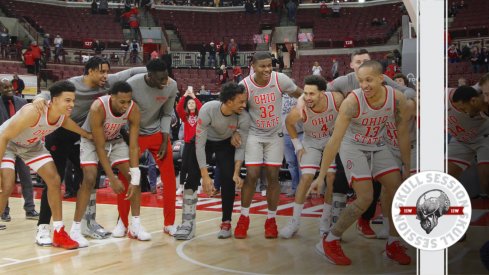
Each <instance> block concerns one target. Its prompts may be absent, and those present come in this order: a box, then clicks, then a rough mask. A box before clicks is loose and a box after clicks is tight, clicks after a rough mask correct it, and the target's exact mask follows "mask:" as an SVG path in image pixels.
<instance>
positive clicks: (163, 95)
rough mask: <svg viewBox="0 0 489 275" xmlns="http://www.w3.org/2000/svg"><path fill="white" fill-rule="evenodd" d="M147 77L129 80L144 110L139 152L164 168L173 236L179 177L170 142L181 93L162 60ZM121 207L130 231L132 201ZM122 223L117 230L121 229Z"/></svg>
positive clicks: (151, 65) (168, 226)
mask: <svg viewBox="0 0 489 275" xmlns="http://www.w3.org/2000/svg"><path fill="white" fill-rule="evenodd" d="M146 69H147V71H148V73H147V74H138V75H135V76H133V77H131V78H130V79H129V80H127V83H129V85H131V87H132V90H133V91H137V92H134V93H133V95H132V97H133V99H134V101H135V102H136V103H137V104H138V106H139V108H140V111H141V123H140V129H139V140H138V142H139V151H140V152H144V151H146V150H149V151H150V152H151V154H152V155H153V158H154V159H155V161H156V164H157V165H158V167H159V169H160V177H161V181H162V182H163V183H164V188H163V203H164V205H163V216H164V227H163V231H164V232H165V233H166V234H169V235H171V236H173V235H174V234H175V232H176V226H174V225H173V224H174V223H175V201H176V185H177V183H176V177H175V170H174V168H173V154H172V147H171V142H170V135H169V133H170V125H171V114H172V113H173V105H174V103H175V98H176V96H177V93H178V89H177V82H176V81H175V80H173V79H172V78H170V77H169V76H168V69H169V68H168V67H167V65H166V63H165V62H164V61H163V60H161V59H153V60H150V61H149V62H148V64H147V65H146ZM122 205H125V206H123V207H122V206H121V205H119V213H120V215H121V220H122V225H124V227H126V228H127V226H128V220H127V216H128V215H129V205H130V203H129V201H125V204H124V203H123V204H122ZM120 226H121V223H118V224H117V227H116V229H117V230H120V229H121V228H120Z"/></svg>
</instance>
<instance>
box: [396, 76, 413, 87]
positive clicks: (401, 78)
mask: <svg viewBox="0 0 489 275" xmlns="http://www.w3.org/2000/svg"><path fill="white" fill-rule="evenodd" d="M392 80H394V81H395V82H396V83H397V84H399V85H400V86H402V87H407V86H408V85H409V80H408V79H407V77H406V76H405V75H404V74H401V73H397V74H395V75H394V77H393V78H392Z"/></svg>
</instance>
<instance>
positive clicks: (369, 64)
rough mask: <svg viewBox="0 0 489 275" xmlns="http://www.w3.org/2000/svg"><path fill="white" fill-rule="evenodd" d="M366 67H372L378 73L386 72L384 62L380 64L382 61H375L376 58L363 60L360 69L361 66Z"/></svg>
mask: <svg viewBox="0 0 489 275" xmlns="http://www.w3.org/2000/svg"><path fill="white" fill-rule="evenodd" d="M364 67H369V68H372V69H373V70H374V71H375V72H377V73H378V74H382V73H383V72H384V68H383V67H382V64H380V62H378V61H375V60H368V61H365V62H363V64H362V65H360V67H359V68H358V69H359V70H360V69H361V68H364Z"/></svg>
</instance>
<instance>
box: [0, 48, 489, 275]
mask: <svg viewBox="0 0 489 275" xmlns="http://www.w3.org/2000/svg"><path fill="white" fill-rule="evenodd" d="M350 66H351V68H352V69H353V70H354V72H352V73H350V74H348V75H345V76H341V77H339V78H336V79H335V80H334V81H333V82H331V83H327V82H326V81H325V79H324V78H322V77H321V76H314V75H313V76H308V77H306V78H305V80H304V86H303V88H300V87H298V86H297V85H296V84H295V83H294V82H293V81H292V80H291V79H290V78H289V77H287V76H286V75H285V74H282V73H278V72H275V71H273V70H272V59H271V56H270V54H269V53H264V52H259V53H256V54H255V55H254V56H253V60H252V67H253V71H254V73H253V74H252V75H250V76H248V77H246V78H244V79H243V80H242V81H241V82H240V83H238V84H236V83H227V84H224V85H223V86H222V89H221V91H220V95H219V100H215V101H211V102H207V103H205V104H204V105H203V106H202V107H201V108H200V110H198V116H197V117H196V130H195V137H194V138H192V139H191V140H188V141H187V140H186V144H185V149H184V155H183V161H184V163H185V164H184V166H186V168H185V169H186V174H185V175H184V192H183V206H182V222H181V224H180V225H178V226H173V224H174V222H175V189H176V188H175V186H176V184H175V174H174V171H173V167H172V169H168V167H169V166H168V165H169V164H168V163H169V162H172V158H171V144H170V141H169V131H170V124H171V122H170V116H171V113H172V112H173V106H174V103H175V98H176V96H177V92H178V91H177V85H176V82H175V80H173V79H171V78H170V77H169V76H168V68H167V67H166V64H165V63H164V62H163V61H161V60H159V59H156V60H151V61H150V62H149V63H148V64H147V66H146V69H145V68H134V69H131V70H127V71H123V72H120V73H117V74H111V75H109V74H108V71H109V69H110V65H109V64H108V62H107V61H106V60H104V59H102V58H100V57H93V58H92V59H90V60H89V61H88V63H87V64H86V67H85V74H84V75H83V76H80V77H74V78H72V79H69V80H67V81H59V82H56V83H55V84H53V85H52V87H51V88H50V89H49V91H50V94H49V95H45V94H41V95H40V96H38V98H37V99H36V100H34V102H33V103H32V104H28V105H26V106H25V107H23V108H22V109H21V110H19V111H18V112H17V113H16V114H15V115H14V116H12V117H11V118H10V119H9V120H8V121H7V122H6V123H4V124H2V125H1V126H0V156H2V165H1V177H0V183H1V185H0V187H1V189H2V192H1V196H0V211H3V209H4V208H5V206H6V203H7V199H8V197H9V196H10V194H11V192H12V190H13V187H14V182H15V170H14V163H15V158H16V157H20V158H21V159H22V160H24V161H25V163H26V164H27V165H29V166H30V167H31V168H32V169H33V170H34V171H36V172H37V173H38V174H39V175H40V176H41V177H42V178H43V180H44V181H45V183H46V185H47V188H46V189H45V190H44V192H43V197H42V199H41V217H40V220H39V224H38V230H37V234H36V242H37V243H38V244H39V245H43V246H44V245H53V246H57V247H62V248H66V249H74V248H78V247H86V246H88V245H89V242H88V240H87V239H86V238H85V237H86V236H89V237H91V238H106V237H108V236H109V235H110V233H108V232H107V231H105V230H104V229H103V227H101V226H100V225H98V223H96V222H95V211H94V210H93V209H92V208H91V207H92V206H94V204H95V202H94V192H95V191H94V186H95V183H96V181H97V172H98V165H99V164H100V165H101V167H102V168H103V170H104V172H105V174H106V176H107V178H108V179H109V182H110V187H111V188H112V189H113V191H114V192H115V193H116V194H117V196H118V197H117V198H118V199H117V204H118V216H119V218H118V222H117V225H116V227H115V228H114V229H113V231H112V232H111V235H112V236H113V237H125V236H128V237H129V238H134V239H138V240H141V241H148V240H150V239H151V234H149V233H148V232H146V230H145V229H144V227H143V226H142V225H141V219H140V200H141V192H140V188H139V182H140V177H141V173H140V170H139V157H140V154H141V153H142V152H144V151H146V150H149V151H150V153H151V154H152V155H153V157H154V158H155V160H156V163H157V165H158V167H159V169H160V175H161V177H162V181H163V183H164V185H165V190H164V194H163V195H164V212H163V213H164V223H165V225H164V231H165V233H168V234H169V235H171V236H174V238H175V239H177V240H189V239H192V238H193V237H194V236H195V233H196V205H197V188H198V185H199V183H200V182H202V186H203V189H204V192H206V193H207V194H209V195H210V194H212V193H213V192H214V184H213V180H212V179H211V177H210V175H209V172H208V169H207V166H208V163H209V161H210V158H211V157H212V156H213V155H215V159H216V168H217V169H218V170H219V176H218V177H219V180H220V182H221V198H222V223H221V226H220V231H219V232H218V235H217V237H218V238H219V239H226V238H230V237H232V235H234V237H235V238H236V239H245V238H247V237H248V234H247V232H248V228H249V224H250V216H249V212H250V209H249V207H250V205H251V202H252V199H253V194H254V192H255V185H256V183H257V181H258V179H259V178H260V175H261V172H262V169H263V170H264V172H265V175H266V179H267V183H268V186H267V193H266V194H267V204H268V212H267V219H266V222H265V225H264V235H265V238H271V239H273V238H277V237H279V236H280V237H281V238H283V239H288V238H291V237H293V236H294V234H295V233H297V232H298V230H299V228H300V217H301V212H302V209H303V206H304V202H305V200H306V197H307V194H308V193H309V192H310V190H311V188H314V187H316V188H317V186H321V185H323V184H324V181H326V185H327V187H326V192H325V196H324V205H323V213H322V216H321V218H320V219H319V233H320V238H321V240H320V242H318V244H317V245H316V247H315V249H316V251H317V252H318V253H319V254H320V255H322V256H324V257H325V259H327V260H328V261H329V262H331V263H333V264H337V265H350V264H351V260H350V259H349V258H348V256H347V255H345V254H344V253H343V250H342V248H341V242H340V241H341V237H342V234H343V233H344V232H345V231H346V230H347V229H348V228H349V227H350V226H351V225H353V224H354V223H355V222H356V221H357V230H358V232H359V233H360V234H362V235H363V236H365V237H367V238H376V237H377V238H385V239H387V243H386V246H385V256H386V257H387V258H389V259H391V260H393V261H395V262H397V263H399V264H402V265H407V264H410V262H411V257H410V256H409V255H408V254H407V253H406V248H405V247H404V245H403V243H401V241H400V239H399V235H398V233H397V232H396V229H395V228H394V226H393V223H392V220H391V219H389V217H390V216H391V204H392V199H393V196H394V194H395V192H396V190H397V188H398V187H399V186H400V184H401V182H402V180H403V179H405V178H407V177H409V176H410V175H411V174H413V173H415V172H416V167H417V162H416V161H417V157H416V150H413V149H414V148H415V146H416V128H417V125H418V122H417V120H418V119H417V117H416V102H415V101H416V95H415V93H414V90H413V89H411V88H408V87H406V86H405V85H401V84H399V83H397V82H396V81H393V80H391V79H390V78H388V77H386V76H384V75H383V68H382V65H381V64H380V63H379V62H377V61H373V60H370V56H369V53H368V52H367V51H365V50H360V51H356V52H354V53H353V54H352V57H351V64H350ZM486 78H487V79H489V77H486ZM487 79H486V81H484V82H481V83H480V85H479V87H480V88H481V89H482V90H483V91H484V89H485V91H486V93H485V96H486V98H484V95H481V94H480V93H479V92H478V91H476V89H474V88H471V87H464V89H465V90H468V89H469V88H470V89H472V90H473V91H472V90H470V93H468V92H466V91H465V90H464V91H465V92H464V91H462V92H461V90H460V89H461V88H459V89H457V90H455V91H452V90H451V91H450V99H451V105H450V106H451V108H452V109H453V110H452V109H450V110H449V112H457V113H456V114H454V115H453V118H452V117H451V116H450V118H449V128H450V129H452V130H451V131H450V134H452V136H453V137H452V141H451V142H450V144H449V147H450V146H451V147H454V148H458V149H454V150H453V156H449V161H450V163H453V165H451V166H449V168H450V167H451V169H452V170H451V171H452V174H454V175H456V176H459V175H460V173H461V172H462V171H463V169H465V168H466V167H467V166H468V165H470V163H471V162H472V161H473V160H474V156H475V154H476V155H477V161H478V164H479V166H478V167H482V168H480V169H479V170H480V174H479V175H480V180H481V182H482V186H484V188H488V185H489V184H488V183H487V180H488V179H489V175H488V170H489V169H487V165H488V163H489V151H488V146H487V142H485V140H484V138H486V137H487V136H488V135H489V132H487V131H488V129H489V127H488V125H489V124H488V122H487V117H488V113H489V112H488V107H487V106H488V105H487V101H488V100H487V97H489V89H488V88H489V81H487ZM481 81H482V80H481ZM486 82H487V83H486ZM404 84H407V83H404ZM459 90H460V91H459ZM284 94H287V95H288V96H290V97H294V98H298V104H297V106H296V107H294V108H293V109H292V110H291V111H290V112H289V113H288V114H287V116H284V117H283V116H282V97H283V95H284ZM467 94H470V96H467ZM186 95H187V94H186ZM75 98H76V101H75ZM484 100H485V102H484ZM450 119H451V120H452V121H453V122H454V123H458V125H455V126H453V127H451V124H450ZM192 121H193V120H192ZM298 125H301V128H300V129H301V131H303V138H301V137H302V134H301V133H299V131H298V130H297V129H298V128H297V127H296V126H298ZM58 128H59V129H58ZM61 128H64V130H62V129H61ZM284 128H285V129H286V130H287V132H288V135H290V138H291V141H292V144H293V146H294V149H295V153H296V156H297V159H298V161H299V164H300V171H301V176H300V183H299V186H298V187H297V191H296V193H295V202H294V210H293V216H292V217H291V219H290V220H289V221H288V222H287V223H286V224H285V225H284V226H283V227H282V228H280V230H279V229H278V227H277V223H276V221H275V217H276V211H277V206H278V203H279V195H280V184H279V170H280V167H281V165H282V161H283V159H284V138H283V136H284V134H283V130H284ZM60 131H63V132H62V134H59V132H60ZM53 132H54V133H53ZM67 132H73V133H75V134H73V133H69V134H67ZM452 132H453V133H452ZM51 133H53V134H51ZM57 133H58V134H57ZM50 134H51V135H50ZM56 135H59V136H63V135H69V136H74V138H72V140H71V141H73V142H71V141H70V142H69V143H70V144H72V147H70V148H71V149H70V150H74V151H75V155H76V156H78V163H79V164H80V165H79V166H80V167H81V170H82V172H83V181H82V184H81V186H80V190H79V193H78V197H77V201H76V210H75V214H74V219H73V224H72V227H71V230H70V232H69V233H67V232H65V229H64V224H63V221H62V203H61V201H62V200H61V190H60V185H61V180H60V176H59V175H60V173H59V170H60V168H59V167H58V162H57V161H56V159H54V161H53V158H55V155H54V153H53V152H50V151H51V150H49V151H48V149H49V148H51V149H52V148H53V147H52V146H49V147H48V146H46V147H45V145H44V139H46V144H48V142H50V141H49V139H50V137H51V139H52V136H56ZM45 137H46V138H45ZM51 142H52V141H51ZM65 142H67V141H66V140H65ZM47 148H48V149H47ZM73 148H74V149H73ZM449 153H450V150H449ZM52 155H53V156H52ZM64 161H66V159H65V160H64ZM75 162H76V160H75ZM243 164H244V165H245V167H246V177H245V178H244V180H243V179H242V178H241V176H240V171H241V167H242V165H243ZM452 166H453V167H452ZM113 168H116V169H117V171H118V174H116V173H114V171H113ZM182 169H183V168H182ZM62 171H64V167H63V169H62ZM318 172H319V175H318V176H317V177H315V176H316V174H317V173H318ZM236 188H240V189H241V215H240V217H239V220H238V222H237V224H236V226H235V229H234V232H233V231H232V225H231V218H232V211H233V204H234V200H235V191H236ZM349 188H351V189H353V190H354V191H355V194H356V199H355V200H354V201H352V202H351V203H349V204H347V205H346V193H347V190H348V189H349ZM376 190H377V191H376ZM486 190H487V189H486ZM379 199H380V202H381V208H382V214H383V217H384V227H383V228H382V232H378V233H375V232H373V230H372V229H371V228H370V225H369V219H371V218H372V217H369V218H365V214H366V213H367V212H369V209H371V208H373V209H374V210H375V207H376V206H377V202H378V200H379ZM43 209H44V210H43ZM43 211H44V213H45V214H43ZM129 212H130V213H131V219H130V220H129ZM374 212H375V211H374ZM51 216H52V219H53V227H54V234H53V237H52V238H51V235H50V227H49V224H50V219H51Z"/></svg>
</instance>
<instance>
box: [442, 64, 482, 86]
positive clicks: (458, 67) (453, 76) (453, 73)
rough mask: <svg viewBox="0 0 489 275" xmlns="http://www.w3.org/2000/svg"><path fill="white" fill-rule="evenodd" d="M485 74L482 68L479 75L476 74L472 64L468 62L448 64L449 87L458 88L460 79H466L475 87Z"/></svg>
mask: <svg viewBox="0 0 489 275" xmlns="http://www.w3.org/2000/svg"><path fill="white" fill-rule="evenodd" d="M481 71H482V72H481ZM485 73H486V72H485V70H484V69H483V68H482V66H481V68H480V69H479V73H474V72H473V69H472V64H471V63H470V62H467V61H463V62H459V63H448V87H457V84H458V79H459V78H465V80H467V84H468V85H474V84H476V83H477V82H478V81H479V79H480V78H481V77H482V75H484V74H485Z"/></svg>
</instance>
